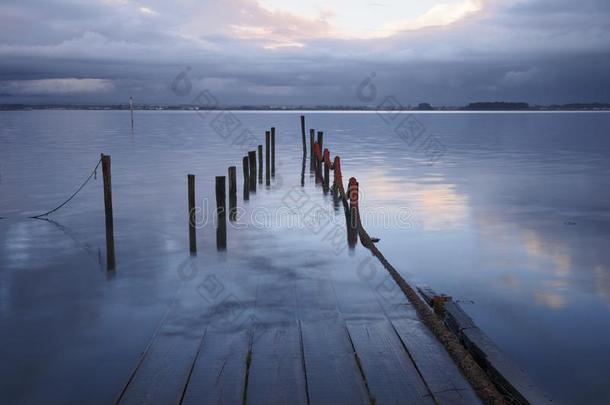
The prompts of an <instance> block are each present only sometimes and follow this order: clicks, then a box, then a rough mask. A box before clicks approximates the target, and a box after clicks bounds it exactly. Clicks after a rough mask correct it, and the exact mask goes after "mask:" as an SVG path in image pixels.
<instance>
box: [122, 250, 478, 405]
mask: <svg viewBox="0 0 610 405" xmlns="http://www.w3.org/2000/svg"><path fill="white" fill-rule="evenodd" d="M256 263H258V264H257V265H256V267H255V268H253V269H251V272H250V273H248V274H243V275H238V274H236V273H235V274H234V273H231V272H228V271H226V270H222V271H221V270H217V271H215V272H214V273H213V276H214V277H216V278H214V283H211V281H210V279H209V277H212V274H207V273H205V274H204V275H203V281H204V284H202V285H203V286H204V287H207V289H206V290H205V291H206V292H207V291H208V290H214V291H215V292H216V291H222V293H221V294H219V295H218V297H217V298H215V299H213V297H215V295H214V294H211V293H210V294H207V293H206V294H203V292H202V291H200V290H201V288H199V287H194V286H191V287H190V289H187V290H186V291H185V292H183V293H182V294H181V295H180V296H179V297H178V299H177V300H176V302H175V303H174V304H173V306H172V307H171V308H170V310H169V312H168V314H167V316H166V317H165V318H164V320H163V321H162V324H161V326H160V329H159V331H158V333H157V334H156V336H155V337H154V339H153V340H152V342H151V344H150V346H149V347H148V348H147V350H145V352H144V354H143V358H142V361H141V362H140V363H139V364H138V366H137V368H136V370H135V372H134V373H133V375H132V376H131V378H130V380H129V381H128V383H127V384H126V388H125V390H124V392H123V395H122V396H121V397H120V400H119V401H118V402H119V403H125V404H132V403H138V404H140V403H142V404H157V403H158V404H167V403H170V404H171V403H177V404H201V403H205V404H208V403H209V404H244V403H247V404H370V403H373V402H374V403H377V404H395V403H410V404H432V403H434V402H435V401H436V402H437V403H442V404H477V403H480V402H479V401H478V399H477V398H476V396H475V395H474V393H473V391H472V389H471V388H470V386H469V384H468V383H467V382H466V380H465V379H464V378H463V377H462V376H461V374H460V372H459V370H458V369H457V368H456V366H455V364H454V363H453V362H452V360H451V359H450V358H449V356H448V354H447V353H446V352H445V350H444V348H443V347H442V346H441V345H440V344H439V343H438V342H437V341H436V340H435V338H434V336H433V335H432V334H430V332H428V330H427V329H426V328H425V326H424V325H423V324H421V322H419V320H418V318H417V315H416V314H415V312H414V310H413V308H412V307H411V306H410V304H409V303H408V302H407V301H406V300H405V298H404V296H403V295H401V294H398V293H397V291H396V290H395V289H393V287H392V285H391V284H389V283H387V280H386V278H385V277H383V278H382V277H381V276H382V275H383V273H381V272H377V273H376V274H377V276H378V277H377V278H376V279H367V278H364V277H360V276H359V275H358V274H357V273H356V272H355V271H354V270H353V263H352V264H351V265H350V264H349V263H348V264H346V267H345V268H340V269H336V270H335V271H332V272H329V271H325V270H327V269H319V268H311V267H310V265H309V263H303V264H301V265H298V266H295V267H294V268H290V269H289V268H284V267H274V266H273V263H272V262H270V261H268V260H258V261H257V262H256ZM212 284H213V285H212ZM212 286H214V288H213V289H212V288H211V287H212ZM223 297H225V298H223ZM238 315H239V316H238Z"/></svg>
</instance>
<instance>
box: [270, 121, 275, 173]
mask: <svg viewBox="0 0 610 405" xmlns="http://www.w3.org/2000/svg"><path fill="white" fill-rule="evenodd" d="M271 177H275V127H271Z"/></svg>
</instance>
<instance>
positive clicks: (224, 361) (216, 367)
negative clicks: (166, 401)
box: [182, 330, 250, 405]
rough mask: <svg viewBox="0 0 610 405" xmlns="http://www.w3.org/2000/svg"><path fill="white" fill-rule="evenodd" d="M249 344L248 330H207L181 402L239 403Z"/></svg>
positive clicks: (242, 392)
mask: <svg viewBox="0 0 610 405" xmlns="http://www.w3.org/2000/svg"><path fill="white" fill-rule="evenodd" d="M249 346H250V338H249V334H248V333H247V331H237V332H230V331H212V330H208V331H207V332H206V335H205V337H204V339H203V343H202V347H201V350H200V352H199V355H198V356H197V359H196V361H195V364H194V366H193V371H192V373H191V375H190V378H189V381H188V386H187V389H186V392H185V395H184V398H183V401H182V403H183V404H185V405H190V404H192V405H195V404H239V403H241V401H242V399H243V397H244V388H245V382H246V367H247V359H248V350H249Z"/></svg>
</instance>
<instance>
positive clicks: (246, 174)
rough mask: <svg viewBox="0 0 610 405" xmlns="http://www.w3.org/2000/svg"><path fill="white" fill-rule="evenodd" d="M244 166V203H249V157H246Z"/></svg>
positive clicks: (243, 162) (243, 160) (243, 161)
mask: <svg viewBox="0 0 610 405" xmlns="http://www.w3.org/2000/svg"><path fill="white" fill-rule="evenodd" d="M242 165H243V170H244V201H247V200H249V199H250V170H249V168H248V165H249V163H248V156H244V158H243V159H242Z"/></svg>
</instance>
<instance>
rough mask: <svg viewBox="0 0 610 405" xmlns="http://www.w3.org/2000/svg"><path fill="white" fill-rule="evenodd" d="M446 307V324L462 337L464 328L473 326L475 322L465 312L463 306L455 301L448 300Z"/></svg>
mask: <svg viewBox="0 0 610 405" xmlns="http://www.w3.org/2000/svg"><path fill="white" fill-rule="evenodd" d="M444 309H445V324H446V325H447V327H448V328H449V329H451V330H452V331H453V333H455V334H456V335H457V336H458V337H459V338H460V339H461V338H462V331H463V330H464V329H468V328H473V327H475V324H474V322H473V320H472V318H470V317H469V316H468V314H466V312H464V310H463V309H462V307H461V306H460V305H459V304H457V303H456V302H454V301H448V302H446V303H445V305H444Z"/></svg>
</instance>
